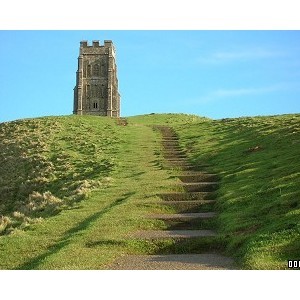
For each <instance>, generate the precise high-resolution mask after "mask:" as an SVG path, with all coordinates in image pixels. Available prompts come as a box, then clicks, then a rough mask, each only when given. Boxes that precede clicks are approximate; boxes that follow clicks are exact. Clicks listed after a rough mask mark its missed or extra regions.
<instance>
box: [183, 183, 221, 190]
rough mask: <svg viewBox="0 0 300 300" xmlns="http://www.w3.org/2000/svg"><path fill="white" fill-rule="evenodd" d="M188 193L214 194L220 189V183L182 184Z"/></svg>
mask: <svg viewBox="0 0 300 300" xmlns="http://www.w3.org/2000/svg"><path fill="white" fill-rule="evenodd" d="M180 185H181V186H183V188H184V189H185V190H186V191H187V192H213V191H215V190H216V189H217V188H218V185H219V184H218V182H191V183H186V182H184V183H181V184H180Z"/></svg>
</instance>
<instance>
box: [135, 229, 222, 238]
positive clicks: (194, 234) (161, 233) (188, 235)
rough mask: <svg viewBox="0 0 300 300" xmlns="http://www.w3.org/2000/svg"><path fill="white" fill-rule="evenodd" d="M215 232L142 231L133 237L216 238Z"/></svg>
mask: <svg viewBox="0 0 300 300" xmlns="http://www.w3.org/2000/svg"><path fill="white" fill-rule="evenodd" d="M215 236H217V234H216V232H215V231H213V230H142V231H138V232H136V233H134V234H133V235H132V236H131V237H133V238H140V239H146V240H152V239H190V238H201V237H215Z"/></svg>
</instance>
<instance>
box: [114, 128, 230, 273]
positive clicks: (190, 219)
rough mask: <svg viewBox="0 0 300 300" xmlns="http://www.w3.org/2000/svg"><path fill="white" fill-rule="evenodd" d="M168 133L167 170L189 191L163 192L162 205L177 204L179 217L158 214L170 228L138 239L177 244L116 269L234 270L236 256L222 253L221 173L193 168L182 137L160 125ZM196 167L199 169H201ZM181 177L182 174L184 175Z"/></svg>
mask: <svg viewBox="0 0 300 300" xmlns="http://www.w3.org/2000/svg"><path fill="white" fill-rule="evenodd" d="M156 129H158V130H159V131H160V132H161V135H162V145H163V151H164V159H165V166H164V167H165V168H168V169H171V170H174V173H175V175H176V176H177V177H178V178H179V179H180V180H181V182H182V183H181V185H182V187H183V188H184V190H185V192H183V193H178V192H177V193H165V194H160V195H159V197H160V198H161V202H160V204H163V205H168V206H172V207H173V209H174V210H175V211H176V212H177V213H172V214H159V215H158V214H157V215H155V214H153V215H149V216H148V217H149V218H156V219H159V220H163V221H164V222H165V224H166V225H167V229H166V230H145V231H139V232H136V233H134V234H133V236H132V238H135V239H143V240H149V241H154V242H155V241H156V242H158V243H159V241H161V240H163V239H171V240H172V241H173V243H171V244H170V246H169V247H167V248H162V249H161V251H160V253H159V254H157V255H129V256H125V257H123V258H121V259H119V260H117V261H116V262H115V263H114V264H113V265H112V266H111V268H110V269H118V270H166V269H167V270H221V269H233V268H234V262H233V260H232V259H231V258H228V257H225V256H223V255H220V254H218V252H219V250H220V248H221V247H222V245H220V244H222V242H221V241H220V239H219V237H218V234H217V232H216V231H215V229H214V228H215V224H214V221H215V218H216V213H215V211H214V204H215V202H216V201H217V200H216V199H215V198H216V196H215V191H216V189H217V188H218V180H219V178H218V175H217V174H210V173H207V172H205V171H201V169H203V168H205V167H207V165H206V164H203V165H201V166H193V165H192V164H190V163H189V162H188V161H187V158H186V155H185V152H184V151H183V150H182V149H181V148H180V145H179V142H178V136H177V135H176V133H175V132H174V130H173V129H172V128H170V127H166V126H157V127H156ZM195 169H196V170H195ZM178 173H179V174H178Z"/></svg>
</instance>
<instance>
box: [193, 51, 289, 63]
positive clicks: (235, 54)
mask: <svg viewBox="0 0 300 300" xmlns="http://www.w3.org/2000/svg"><path fill="white" fill-rule="evenodd" d="M283 55H284V53H283V52H279V51H277V50H269V49H264V48H259V47H257V48H247V49H241V50H233V51H217V52H213V53H211V54H210V55H207V56H203V57H200V58H198V60H197V62H198V63H201V64H225V63H232V62H242V61H249V60H257V59H266V58H275V57H280V56H283Z"/></svg>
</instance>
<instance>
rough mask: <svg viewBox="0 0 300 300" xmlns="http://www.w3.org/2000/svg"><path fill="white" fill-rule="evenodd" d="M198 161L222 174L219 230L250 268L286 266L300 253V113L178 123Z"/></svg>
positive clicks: (187, 144)
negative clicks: (185, 123)
mask: <svg viewBox="0 0 300 300" xmlns="http://www.w3.org/2000/svg"><path fill="white" fill-rule="evenodd" d="M175 128H176V129H177V131H178V133H179V135H180V137H181V141H182V144H183V146H184V147H185V148H186V149H187V151H188V153H189V157H190V160H191V162H192V163H194V164H196V165H197V164H201V163H202V162H206V163H209V164H210V165H211V166H213V171H214V172H216V173H219V174H220V175H221V178H222V182H221V186H220V189H219V193H218V208H219V212H220V215H219V220H218V221H219V229H220V232H221V233H222V234H223V235H224V236H225V237H226V240H227V250H228V252H229V253H230V254H231V255H233V256H235V257H236V258H237V259H238V260H239V262H240V264H241V265H242V266H243V267H244V268H249V269H285V268H287V264H288V260H297V259H299V253H300V189H299V186H300V115H299V114H298V115H282V116H272V117H254V118H237V119H224V120H216V121H210V122H199V123H198V124H188V125H182V126H175Z"/></svg>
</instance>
